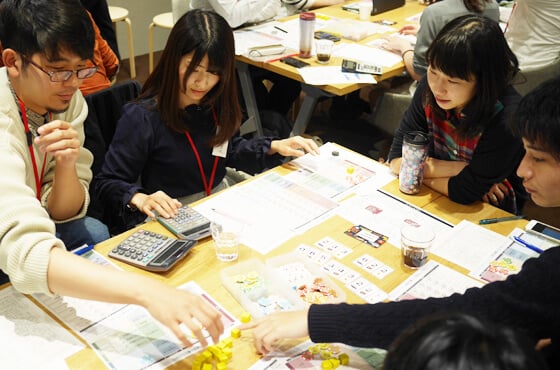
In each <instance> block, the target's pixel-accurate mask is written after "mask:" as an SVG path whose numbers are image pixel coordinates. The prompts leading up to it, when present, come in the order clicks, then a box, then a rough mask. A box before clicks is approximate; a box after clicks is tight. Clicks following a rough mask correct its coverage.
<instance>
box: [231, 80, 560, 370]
mask: <svg viewBox="0 0 560 370" xmlns="http://www.w3.org/2000/svg"><path fill="white" fill-rule="evenodd" d="M559 98H560V78H556V79H553V80H550V81H547V82H545V83H543V84H542V85H541V86H539V87H538V88H537V89H535V90H534V91H533V92H531V93H530V94H528V95H527V96H526V97H525V98H523V99H522V101H521V103H520V104H519V107H518V109H517V112H516V114H515V118H514V121H513V122H512V123H511V129H512V131H513V133H514V134H515V135H516V136H519V137H521V138H522V139H523V145H524V147H525V150H526V154H525V156H524V157H523V160H522V161H521V163H520V165H519V167H518V170H517V174H518V175H519V176H520V177H521V178H523V186H524V187H525V189H526V190H527V192H528V193H529V194H530V195H531V198H532V199H533V201H534V202H535V203H536V204H538V205H540V206H543V207H557V206H560V105H559V104H558V99H559ZM559 266H560V248H557V247H554V248H551V249H548V250H547V251H545V252H544V253H542V254H541V255H540V256H539V257H538V258H532V259H529V260H528V261H526V262H525V264H524V265H523V268H522V269H521V271H520V272H519V273H518V274H517V275H512V276H510V277H508V278H507V279H506V280H505V281H499V282H494V283H490V284H488V285H486V286H484V287H482V288H471V289H468V290H467V291H466V292H465V293H464V294H453V295H451V296H449V297H446V298H430V299H425V300H408V301H401V302H388V303H378V304H345V303H342V304H321V305H311V306H310V307H309V309H308V310H304V311H293V312H281V313H277V314H274V315H270V316H267V317H265V318H261V319H259V320H255V321H254V322H252V323H250V324H246V325H243V326H242V327H241V329H253V336H254V339H255V345H256V348H257V350H258V351H259V352H261V353H267V352H269V351H271V350H272V349H273V348H274V345H275V343H276V342H277V341H278V340H280V339H282V338H294V337H304V336H307V335H309V336H310V338H311V340H312V341H313V342H342V343H347V344H350V345H354V346H360V347H380V348H387V347H389V344H390V343H391V342H392V341H393V340H394V339H395V338H396V337H397V336H398V335H399V334H400V333H401V332H402V331H403V330H404V329H405V328H407V327H409V326H410V325H412V324H413V323H414V322H415V321H416V320H418V319H419V318H421V317H424V316H427V315H430V314H433V313H436V312H463V313H467V314H471V315H474V316H478V317H480V318H482V319H484V320H489V321H493V322H496V323H500V324H502V325H506V326H508V327H510V328H512V329H515V330H519V331H521V332H523V333H524V334H525V335H527V336H528V337H530V338H531V339H532V340H534V342H535V345H536V344H537V342H538V341H540V340H542V339H545V342H547V343H548V342H549V344H548V345H547V346H546V347H545V348H544V349H543V352H544V353H545V355H546V357H547V361H548V362H549V364H550V367H551V368H553V369H556V368H558V366H559V365H560V358H559V356H560V348H559V347H560V345H559V342H560V294H558V291H559V290H560V268H559ZM549 340H550V341H549ZM541 343H542V342H541Z"/></svg>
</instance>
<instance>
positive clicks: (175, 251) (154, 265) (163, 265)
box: [109, 229, 196, 272]
mask: <svg viewBox="0 0 560 370" xmlns="http://www.w3.org/2000/svg"><path fill="white" fill-rule="evenodd" d="M195 244H196V240H190V239H189V240H177V239H173V238H169V237H167V236H165V235H162V234H158V233H155V232H152V231H147V230H143V229H139V230H137V231H135V232H134V233H133V234H132V235H130V236H128V237H127V238H126V239H125V240H123V241H122V242H121V243H120V244H119V245H117V246H116V247H115V248H113V249H112V250H111V251H110V252H109V257H113V258H115V259H118V260H120V261H123V262H126V263H129V264H131V265H134V266H136V267H139V268H141V269H144V270H148V271H156V272H161V271H167V270H169V269H170V268H171V267H173V265H175V263H177V262H178V261H180V260H181V259H182V258H184V257H185V256H186V255H187V253H188V252H189V251H190V250H191V248H192V247H194V245H195Z"/></svg>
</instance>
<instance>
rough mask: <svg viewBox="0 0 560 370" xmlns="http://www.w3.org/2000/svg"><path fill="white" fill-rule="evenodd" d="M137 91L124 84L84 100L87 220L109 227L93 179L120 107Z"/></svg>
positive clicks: (133, 85)
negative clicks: (88, 161)
mask: <svg viewBox="0 0 560 370" xmlns="http://www.w3.org/2000/svg"><path fill="white" fill-rule="evenodd" d="M141 88H142V86H141V84H140V82H138V81H136V80H128V81H125V82H121V83H117V84H115V85H113V86H111V87H109V88H107V89H104V90H101V91H98V92H96V93H93V94H90V95H87V96H86V97H85V100H86V103H87V105H88V109H89V111H88V116H87V118H86V121H85V122H84V131H85V142H84V147H85V148H87V149H88V150H89V151H91V152H92V154H93V165H92V167H91V170H92V172H93V179H92V181H91V184H90V186H89V194H90V205H89V208H88V216H91V217H95V218H97V219H98V220H101V221H102V222H104V223H105V224H106V225H107V226H110V225H109V224H110V214H109V213H110V212H109V209H108V207H105V205H104V204H103V203H102V202H101V200H100V199H99V197H98V196H97V194H95V190H94V189H95V175H97V174H98V173H99V171H101V167H102V166H103V161H104V159H105V152H106V151H107V149H108V148H109V145H110V144H111V141H112V140H113V135H114V134H115V129H116V127H117V123H118V121H119V119H120V117H121V110H122V107H123V105H124V104H125V103H127V102H129V101H131V100H133V99H135V98H136V97H138V95H139V94H140V90H141Z"/></svg>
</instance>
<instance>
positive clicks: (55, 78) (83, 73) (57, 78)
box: [25, 58, 99, 82]
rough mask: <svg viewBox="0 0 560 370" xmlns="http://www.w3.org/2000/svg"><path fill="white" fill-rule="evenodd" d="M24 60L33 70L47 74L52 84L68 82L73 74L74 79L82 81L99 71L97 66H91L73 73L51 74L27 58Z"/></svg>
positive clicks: (67, 71) (60, 72)
mask: <svg viewBox="0 0 560 370" xmlns="http://www.w3.org/2000/svg"><path fill="white" fill-rule="evenodd" d="M25 60H26V61H27V62H29V64H31V65H32V66H34V67H35V68H37V69H38V70H40V71H41V72H44V73H45V74H47V75H48V76H49V78H50V80H51V81H52V82H64V81H68V80H69V79H70V78H71V77H72V75H74V73H75V74H76V77H78V78H79V79H80V80H83V79H86V78H90V77H91V76H93V75H94V74H95V72H97V70H98V69H99V67H98V66H93V67H86V68H82V69H77V70H75V71H70V70H66V71H54V72H51V71H47V70H45V69H44V68H43V67H41V66H40V65H38V64H37V63H35V62H34V61H32V60H31V59H29V58H25Z"/></svg>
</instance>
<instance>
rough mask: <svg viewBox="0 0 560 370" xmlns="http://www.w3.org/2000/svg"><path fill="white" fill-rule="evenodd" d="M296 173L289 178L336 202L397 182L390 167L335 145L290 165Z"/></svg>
mask: <svg viewBox="0 0 560 370" xmlns="http://www.w3.org/2000/svg"><path fill="white" fill-rule="evenodd" d="M290 165H294V166H295V167H296V168H297V170H296V171H294V172H292V173H290V174H288V175H286V176H285V177H286V178H287V179H290V180H291V181H293V182H295V183H297V184H300V185H302V186H304V187H306V188H308V189H310V190H313V191H314V192H317V193H320V194H321V195H324V196H326V197H328V198H331V199H333V200H340V199H342V198H344V197H346V196H348V195H349V194H350V193H357V194H358V193H368V192H373V191H375V190H377V189H379V188H380V187H381V186H384V185H386V184H388V183H389V182H391V181H393V180H394V179H395V175H393V174H392V173H391V170H390V169H389V167H388V166H385V165H383V164H381V163H379V162H377V161H373V160H371V159H370V158H366V157H364V156H362V155H359V154H357V153H355V152H352V151H350V150H348V149H345V148H343V147H340V146H337V145H334V144H333V143H325V144H323V145H322V146H321V148H320V154H318V155H311V154H308V155H304V156H302V157H299V158H296V159H294V160H293V161H291V162H290Z"/></svg>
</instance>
